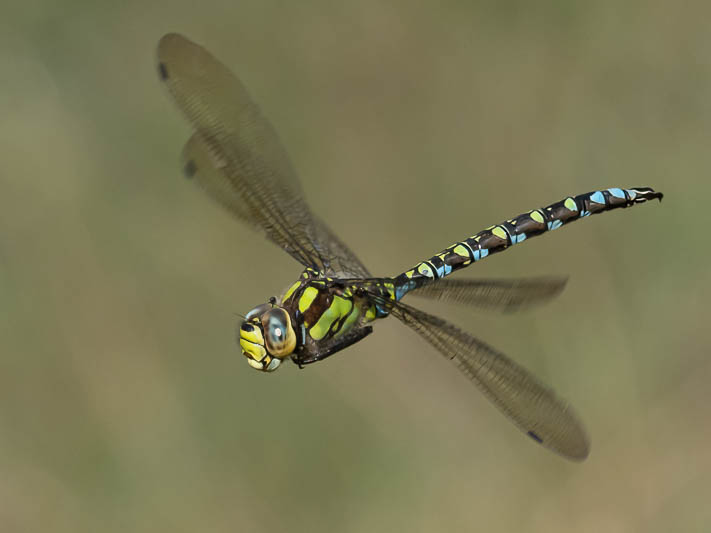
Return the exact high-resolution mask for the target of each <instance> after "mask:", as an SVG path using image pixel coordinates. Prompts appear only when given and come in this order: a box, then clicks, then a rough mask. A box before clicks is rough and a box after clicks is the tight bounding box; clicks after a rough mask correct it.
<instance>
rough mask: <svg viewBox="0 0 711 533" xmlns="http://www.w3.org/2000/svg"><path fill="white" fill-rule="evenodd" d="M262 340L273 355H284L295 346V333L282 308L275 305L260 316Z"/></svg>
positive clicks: (287, 314)
mask: <svg viewBox="0 0 711 533" xmlns="http://www.w3.org/2000/svg"><path fill="white" fill-rule="evenodd" d="M262 327H263V328H264V340H265V341H266V346H267V351H268V352H269V354H270V355H273V356H275V357H286V356H287V355H290V354H291V353H292V352H293V351H294V348H296V333H294V328H292V327H291V318H289V313H287V312H286V311H285V310H284V309H282V308H279V307H276V308H273V309H270V310H269V311H267V312H266V313H264V315H263V316H262Z"/></svg>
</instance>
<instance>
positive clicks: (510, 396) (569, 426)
mask: <svg viewBox="0 0 711 533" xmlns="http://www.w3.org/2000/svg"><path fill="white" fill-rule="evenodd" d="M372 297H373V300H375V301H377V302H378V303H379V304H380V305H381V306H383V307H385V308H387V309H388V310H389V311H390V313H391V314H392V315H393V316H395V317H397V318H398V319H400V321H402V322H403V323H404V324H405V325H407V326H408V327H410V328H412V329H413V330H414V331H416V332H417V333H418V334H420V335H421V336H422V337H423V338H424V339H425V340H427V342H429V343H430V344H431V345H432V346H434V347H435V348H436V349H437V350H438V351H439V352H440V353H441V354H442V355H444V356H445V357H446V358H448V359H450V360H451V361H452V362H453V363H454V364H455V365H456V366H457V367H458V368H459V370H461V371H462V373H464V374H465V375H466V376H467V377H468V378H469V379H471V380H472V381H473V382H474V384H476V385H477V387H479V389H481V391H482V392H483V393H484V394H485V395H486V396H487V398H489V400H491V401H492V402H493V403H494V405H496V406H497V407H498V408H499V409H500V410H501V411H502V412H503V413H504V414H505V415H506V416H508V417H509V418H510V419H511V420H512V421H513V423H514V424H516V426H518V428H519V429H521V430H522V431H523V432H524V433H526V434H527V435H529V436H530V437H531V438H533V439H534V440H535V441H537V442H539V443H540V444H542V445H543V446H545V447H546V448H549V449H551V450H553V451H555V452H557V453H559V454H561V455H563V456H564V457H567V458H568V459H573V460H576V461H581V460H583V459H585V458H586V457H587V456H588V453H589V450H590V445H589V440H588V437H587V434H586V432H585V429H584V427H583V425H582V423H581V422H580V420H578V417H577V416H576V414H575V412H574V411H573V409H572V408H571V407H570V406H569V405H568V404H567V402H566V401H565V400H563V399H562V398H560V397H559V396H557V395H556V394H555V392H553V390H551V389H550V388H548V387H546V386H545V385H543V384H542V383H541V382H540V381H538V379H536V378H535V377H534V376H533V374H531V373H530V372H529V371H528V370H526V369H525V368H523V367H522V366H520V365H518V364H517V363H515V362H514V361H512V360H511V359H509V358H508V357H506V356H505V355H504V354H502V353H500V352H497V351H496V350H494V349H493V348H491V347H490V346H488V345H487V344H485V343H484V342H482V341H480V340H479V339H476V338H475V337H473V336H471V335H469V334H468V333H465V332H464V331H462V330H460V329H459V328H457V327H456V326H454V325H452V324H450V323H448V322H446V321H444V320H442V319H441V318H438V317H436V316H433V315H430V314H428V313H425V312H423V311H420V310H419V309H415V308H414V307H411V306H408V305H406V304H403V303H402V302H395V301H393V300H389V299H386V298H382V297H380V296H377V295H373V296H372Z"/></svg>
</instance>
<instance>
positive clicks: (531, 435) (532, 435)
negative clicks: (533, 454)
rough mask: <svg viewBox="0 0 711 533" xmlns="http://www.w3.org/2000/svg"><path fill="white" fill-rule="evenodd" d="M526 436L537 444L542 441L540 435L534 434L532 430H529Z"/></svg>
mask: <svg viewBox="0 0 711 533" xmlns="http://www.w3.org/2000/svg"><path fill="white" fill-rule="evenodd" d="M528 436H529V437H531V438H532V439H533V440H535V441H536V442H538V443H539V444H542V443H543V439H542V438H541V437H539V436H538V435H536V434H535V433H534V432H533V431H529V432H528Z"/></svg>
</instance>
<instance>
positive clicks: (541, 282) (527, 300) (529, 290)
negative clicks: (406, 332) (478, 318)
mask: <svg viewBox="0 0 711 533" xmlns="http://www.w3.org/2000/svg"><path fill="white" fill-rule="evenodd" d="M567 282H568V278H566V277H541V278H521V279H485V280H478V279H438V280H435V281H433V282H432V283H428V284H426V285H423V286H422V287H418V288H417V289H415V290H413V291H412V294H413V295H415V296H422V297H423V298H428V299H430V300H441V301H445V302H455V303H460V304H465V305H471V306H474V307H479V308H482V309H488V310H496V311H503V312H507V313H509V312H514V311H519V310H521V309H526V308H528V307H532V306H535V305H540V304H544V303H547V302H548V301H550V300H552V299H553V298H555V297H556V296H558V295H559V294H560V293H561V292H562V291H563V289H564V288H565V285H566V283H567Z"/></svg>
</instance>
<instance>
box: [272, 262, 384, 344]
mask: <svg viewBox="0 0 711 533" xmlns="http://www.w3.org/2000/svg"><path fill="white" fill-rule="evenodd" d="M370 285H371V283H369V282H366V283H363V284H359V285H346V284H344V283H343V282H341V281H340V280H337V279H332V278H328V277H324V276H323V275H322V274H321V273H320V272H318V271H316V270H313V269H310V268H307V269H306V270H305V271H304V272H303V273H302V275H301V276H300V277H299V280H298V281H296V282H295V283H294V284H293V285H291V287H289V288H288V289H287V291H286V292H285V293H284V296H283V297H282V299H281V302H282V303H281V305H282V306H283V307H284V308H286V309H287V311H288V312H289V313H290V314H291V316H292V319H293V320H294V323H295V325H296V326H297V327H298V328H299V329H300V328H301V327H302V326H303V331H304V333H305V334H307V335H308V337H310V338H311V339H312V340H314V341H322V340H324V339H330V338H333V337H338V336H340V335H343V334H344V333H346V332H348V331H350V330H351V329H353V327H354V326H356V325H362V324H365V323H367V322H371V321H373V320H375V319H376V318H380V317H383V316H386V314H387V313H385V312H383V311H382V310H378V309H377V308H376V306H375V305H373V304H371V303H370V302H369V301H368V300H367V298H365V297H363V296H359V293H358V288H359V287H363V288H366V289H367V290H369V291H371V290H372V291H373V292H378V293H379V294H383V293H385V294H387V295H388V296H389V297H391V298H392V297H393V296H392V295H393V294H394V286H393V284H392V283H391V282H386V283H380V284H373V285H372V287H371V286H370ZM376 289H377V290H376ZM307 340H308V339H306V338H304V341H307Z"/></svg>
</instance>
